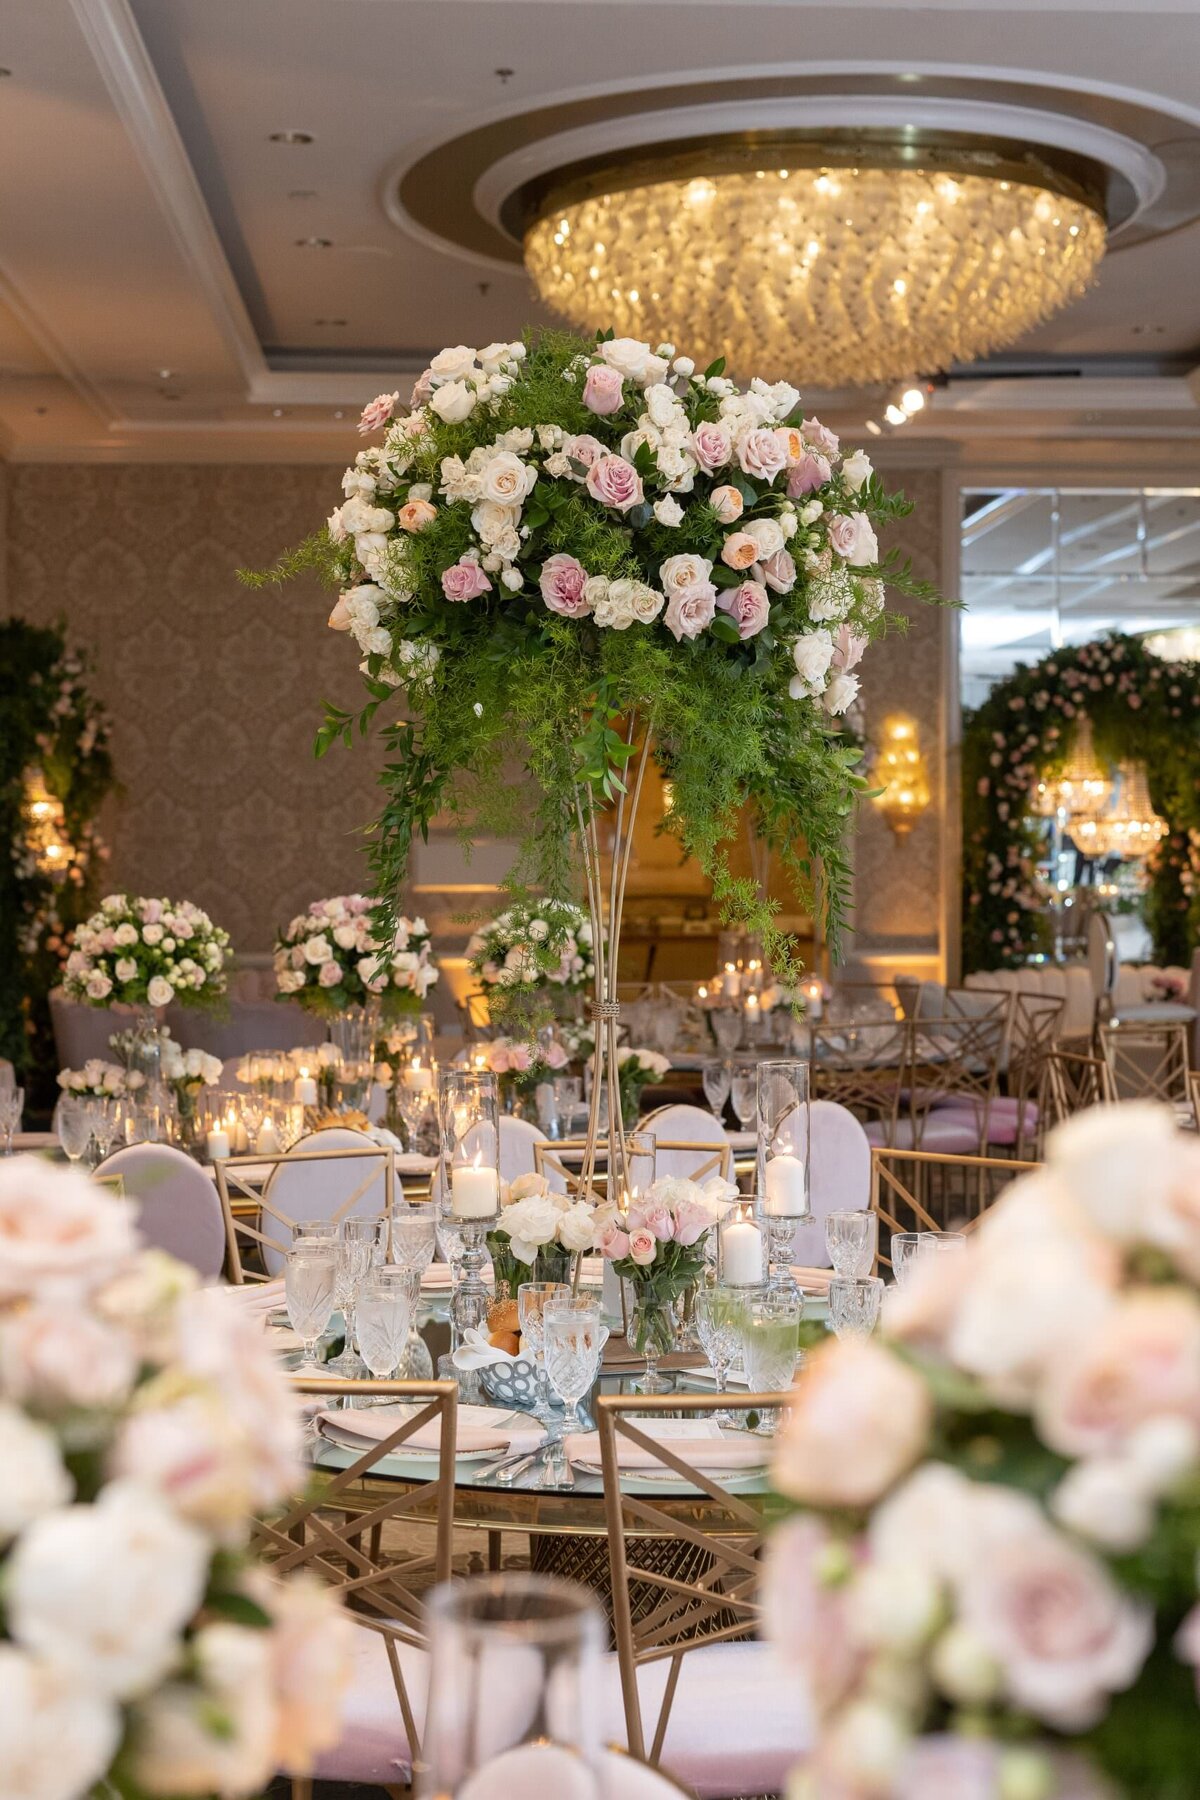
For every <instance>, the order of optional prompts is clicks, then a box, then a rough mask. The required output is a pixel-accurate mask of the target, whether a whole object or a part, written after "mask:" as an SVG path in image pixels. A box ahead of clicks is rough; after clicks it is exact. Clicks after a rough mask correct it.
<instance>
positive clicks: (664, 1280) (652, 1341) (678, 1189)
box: [596, 1175, 728, 1359]
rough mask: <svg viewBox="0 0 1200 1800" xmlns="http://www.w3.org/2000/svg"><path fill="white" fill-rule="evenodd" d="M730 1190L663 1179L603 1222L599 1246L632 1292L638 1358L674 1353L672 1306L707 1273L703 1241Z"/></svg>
mask: <svg viewBox="0 0 1200 1800" xmlns="http://www.w3.org/2000/svg"><path fill="white" fill-rule="evenodd" d="M727 1188H728V1183H725V1182H720V1181H718V1183H717V1184H715V1185H713V1184H706V1185H704V1186H701V1184H700V1183H699V1182H696V1181H688V1180H687V1179H686V1178H685V1177H682V1176H673V1175H665V1176H661V1177H660V1178H659V1180H657V1181H654V1182H651V1184H650V1186H649V1187H648V1188H647V1189H646V1192H645V1194H644V1195H641V1196H640V1197H639V1198H638V1199H636V1200H635V1201H634V1202H633V1204H632V1206H631V1207H630V1208H629V1211H628V1213H627V1214H626V1215H625V1217H624V1218H622V1217H620V1215H618V1214H616V1213H615V1212H613V1213H609V1214H608V1215H607V1217H605V1218H604V1219H603V1220H602V1221H601V1223H600V1227H599V1229H598V1231H597V1234H596V1248H597V1250H599V1252H600V1254H601V1256H603V1257H605V1258H606V1259H607V1260H608V1261H609V1262H611V1263H612V1265H613V1268H614V1269H615V1271H616V1273H617V1274H618V1275H619V1276H620V1277H621V1279H622V1280H623V1281H628V1282H629V1283H630V1285H631V1286H632V1288H633V1292H634V1310H633V1317H632V1319H631V1320H630V1321H629V1341H630V1343H631V1344H632V1345H633V1348H634V1349H635V1350H636V1351H637V1353H638V1355H639V1356H645V1357H647V1358H648V1359H654V1358H657V1357H659V1356H664V1355H665V1354H666V1353H667V1351H669V1350H670V1348H671V1345H672V1343H673V1342H674V1338H675V1325H674V1318H673V1316H672V1313H671V1308H672V1306H673V1304H674V1302H675V1301H676V1300H678V1298H679V1296H680V1295H681V1294H683V1293H686V1292H687V1290H688V1288H690V1287H694V1286H695V1284H696V1282H697V1281H698V1280H699V1279H700V1277H701V1275H702V1274H703V1273H704V1262H705V1244H704V1240H705V1238H706V1236H707V1234H708V1232H709V1230H710V1228H711V1227H712V1225H713V1224H714V1223H715V1222H716V1218H717V1214H718V1211H719V1207H718V1205H717V1201H718V1199H719V1198H720V1197H722V1196H724V1194H725V1192H726V1190H727ZM718 1189H719V1190H720V1193H718Z"/></svg>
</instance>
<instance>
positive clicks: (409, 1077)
mask: <svg viewBox="0 0 1200 1800" xmlns="http://www.w3.org/2000/svg"><path fill="white" fill-rule="evenodd" d="M404 1085H405V1087H406V1088H411V1089H412V1091H413V1093H414V1094H427V1093H428V1092H429V1090H430V1088H432V1086H433V1070H432V1069H425V1068H422V1066H421V1064H420V1063H413V1064H411V1066H410V1067H409V1068H407V1069H405V1071H404Z"/></svg>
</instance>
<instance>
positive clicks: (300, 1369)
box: [284, 1241, 338, 1375]
mask: <svg viewBox="0 0 1200 1800" xmlns="http://www.w3.org/2000/svg"><path fill="white" fill-rule="evenodd" d="M337 1274H338V1253H337V1246H336V1245H333V1244H323V1243H317V1242H315V1241H313V1242H309V1243H302V1244H300V1245H298V1246H297V1247H296V1249H294V1250H291V1251H289V1253H288V1258H287V1262H286V1264H285V1265H284V1291H285V1293H286V1295H287V1310H288V1319H289V1320H290V1322H291V1327H292V1330H293V1331H294V1332H295V1333H296V1334H297V1336H299V1337H300V1338H302V1339H303V1341H304V1356H303V1359H302V1360H301V1362H300V1363H299V1364H298V1365H297V1368H296V1373H297V1374H299V1375H323V1374H324V1373H325V1370H324V1368H323V1367H322V1365H321V1364H320V1363H319V1362H318V1361H317V1345H318V1344H319V1342H320V1341H321V1336H322V1334H323V1332H324V1331H325V1328H326V1326H327V1325H328V1324H329V1321H330V1319H331V1318H332V1317H333V1305H334V1298H335V1293H336V1287H337Z"/></svg>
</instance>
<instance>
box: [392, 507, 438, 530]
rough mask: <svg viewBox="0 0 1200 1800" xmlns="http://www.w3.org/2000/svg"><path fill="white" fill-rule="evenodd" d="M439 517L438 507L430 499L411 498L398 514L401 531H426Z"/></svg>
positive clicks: (397, 521)
mask: <svg viewBox="0 0 1200 1800" xmlns="http://www.w3.org/2000/svg"><path fill="white" fill-rule="evenodd" d="M436 518H437V507H436V506H433V505H431V504H430V502H429V501H428V500H409V501H408V502H407V503H406V504H405V505H404V506H402V507H401V508H400V511H399V512H398V513H397V514H396V523H397V525H399V527H400V529H401V531H424V529H425V527H426V526H427V525H430V524H432V523H433V521H434V519H436Z"/></svg>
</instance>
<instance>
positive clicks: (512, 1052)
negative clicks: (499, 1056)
mask: <svg viewBox="0 0 1200 1800" xmlns="http://www.w3.org/2000/svg"><path fill="white" fill-rule="evenodd" d="M532 1060H533V1058H532V1055H531V1053H530V1049H529V1045H528V1044H513V1045H511V1046H510V1047H509V1052H508V1066H509V1068H510V1069H511V1070H512V1071H513V1073H514V1075H524V1074H525V1073H526V1072H527V1071H528V1069H529V1065H530V1063H531V1061H532Z"/></svg>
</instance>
